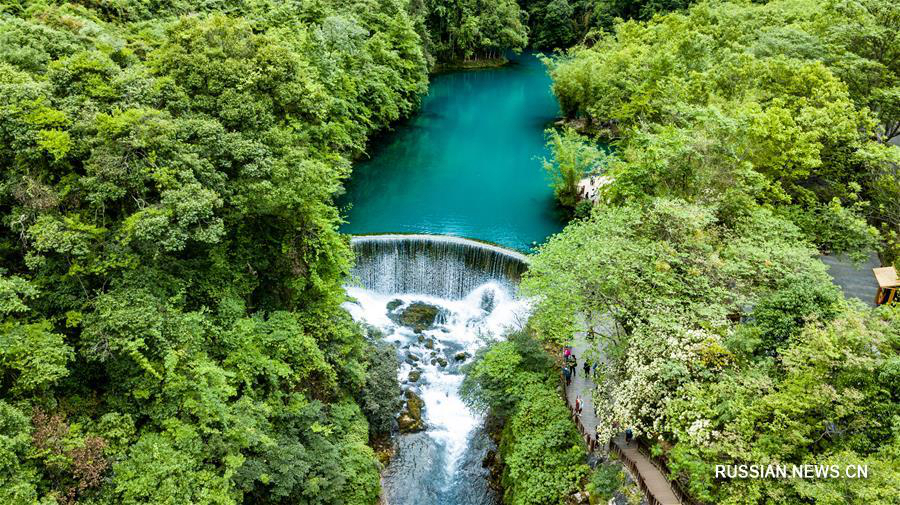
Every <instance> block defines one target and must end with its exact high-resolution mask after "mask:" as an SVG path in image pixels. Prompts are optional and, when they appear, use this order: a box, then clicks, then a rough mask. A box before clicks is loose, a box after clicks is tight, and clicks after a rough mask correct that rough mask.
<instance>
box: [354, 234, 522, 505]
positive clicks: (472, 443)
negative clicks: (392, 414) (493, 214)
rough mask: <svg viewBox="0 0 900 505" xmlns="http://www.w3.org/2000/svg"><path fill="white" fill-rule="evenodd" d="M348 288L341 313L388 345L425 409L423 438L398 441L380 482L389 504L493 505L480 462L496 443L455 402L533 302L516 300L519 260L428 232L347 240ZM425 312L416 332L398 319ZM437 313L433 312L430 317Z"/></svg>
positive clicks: (407, 389)
mask: <svg viewBox="0 0 900 505" xmlns="http://www.w3.org/2000/svg"><path fill="white" fill-rule="evenodd" d="M351 244H352V246H353V251H354V252H355V253H356V255H357V264H356V267H355V269H354V274H355V275H354V276H355V278H356V279H355V280H357V281H359V282H358V283H356V284H355V285H348V286H346V290H347V294H348V295H349V298H350V300H349V301H347V302H345V304H344V307H345V308H346V309H347V311H348V312H349V313H350V314H351V315H352V316H353V318H354V319H355V320H357V321H360V322H363V323H366V324H367V325H370V326H372V327H374V328H377V329H378V330H379V333H380V335H381V338H382V340H383V341H384V342H387V343H389V344H391V345H393V346H394V348H395V349H396V351H397V359H398V361H399V363H400V369H399V375H398V381H399V382H400V383H401V386H402V388H403V390H404V394H406V393H414V394H415V395H417V396H418V397H419V399H420V401H421V402H422V405H423V409H422V420H423V421H424V424H425V429H424V431H420V432H417V433H404V434H401V435H399V436H398V437H397V438H396V439H395V453H394V456H393V458H392V459H391V462H390V464H389V465H388V467H387V468H386V469H385V471H384V474H383V475H382V485H383V493H384V498H385V500H386V502H387V503H390V504H391V505H420V504H423V503H427V504H429V505H496V504H498V503H499V502H500V500H499V497H498V496H496V493H494V491H493V490H492V489H491V488H490V486H489V484H488V476H489V474H490V471H489V469H487V468H485V467H484V466H483V464H482V461H483V460H484V457H485V455H486V454H487V451H488V450H489V449H491V448H493V442H491V440H490V438H489V437H488V436H487V434H486V433H485V432H484V429H483V428H482V426H483V421H484V420H483V418H482V416H481V414H480V413H478V412H474V411H472V410H471V409H470V408H469V407H468V406H467V405H466V404H465V403H464V402H463V400H462V398H461V397H460V393H459V389H460V385H461V384H462V381H463V377H464V376H463V373H462V367H463V366H464V365H465V364H466V363H468V362H471V359H472V357H473V356H474V355H475V354H476V353H477V352H478V350H479V349H480V348H481V347H482V346H484V345H485V342H486V339H489V338H502V336H503V335H504V334H506V332H507V331H509V330H514V329H517V328H521V326H522V324H524V322H525V321H526V320H527V318H528V314H529V312H530V305H529V303H528V301H527V300H522V299H519V298H518V297H516V295H515V284H516V283H517V282H518V280H519V278H520V276H521V274H522V272H523V271H524V270H525V266H526V263H525V257H524V256H523V255H521V254H519V253H516V252H514V251H509V250H506V249H503V248H500V247H497V246H493V245H490V244H484V243H480V242H476V241H473V240H466V239H460V238H454V237H444V236H430V235H377V236H362V237H353V239H352V242H351ZM414 305H417V306H423V305H427V306H430V307H431V308H432V309H433V310H434V312H432V316H431V317H432V318H433V321H430V322H428V324H427V327H424V328H419V327H414V326H411V325H409V324H404V323H403V320H402V317H401V315H402V314H403V313H404V311H406V310H408V309H409V308H410V307H413V306H414ZM435 314H436V315H435Z"/></svg>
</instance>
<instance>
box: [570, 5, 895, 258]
mask: <svg viewBox="0 0 900 505" xmlns="http://www.w3.org/2000/svg"><path fill="white" fill-rule="evenodd" d="M898 16H900V9H898V8H897V7H896V5H895V2H888V1H886V0H865V1H862V2H851V3H849V4H848V3H837V2H825V3H822V2H810V1H806V0H783V1H775V2H768V3H765V4H756V3H749V2H747V3H744V2H738V3H722V2H706V3H702V4H699V5H697V6H695V7H693V8H691V9H690V10H689V11H688V12H687V13H673V14H669V15H666V16H661V17H657V18H655V19H654V20H653V21H651V22H649V23H638V22H634V21H631V22H624V23H621V24H618V25H616V27H615V30H614V32H612V33H610V34H608V35H605V36H603V37H601V38H600V39H599V40H598V41H596V43H595V44H594V45H592V46H591V47H577V48H575V49H573V50H571V51H570V52H568V53H567V54H566V55H565V56H564V57H562V58H560V59H559V60H557V61H556V63H555V64H554V65H553V66H552V73H553V77H554V91H555V92H556V94H557V96H558V97H559V100H560V104H561V106H562V108H563V111H564V113H565V114H566V115H567V116H569V117H570V118H576V117H577V118H580V120H581V121H584V122H585V123H586V124H587V126H588V127H589V129H594V130H598V131H600V132H601V133H602V134H604V135H606V136H609V137H612V138H614V139H617V140H618V146H617V147H618V148H619V149H618V152H619V158H620V163H618V164H616V163H612V164H611V168H610V174H611V175H613V176H614V177H616V178H617V179H619V180H620V182H621V183H620V184H618V185H616V186H615V187H614V192H613V194H612V195H611V198H612V199H613V200H615V201H621V200H622V198H632V197H639V196H640V195H647V194H651V195H652V194H668V195H674V196H679V197H683V198H688V199H701V200H703V199H708V198H709V197H710V196H711V195H718V194H721V193H730V194H732V195H736V194H739V195H747V196H750V197H752V198H754V199H756V200H758V201H760V202H766V203H769V204H773V205H778V206H783V207H785V209H790V210H789V212H791V213H793V215H794V216H795V217H799V216H798V214H799V213H801V212H804V213H808V214H810V216H809V217H807V218H802V217H800V218H798V219H794V221H795V222H796V223H797V224H798V225H800V226H802V227H803V228H804V230H805V231H807V232H808V235H809V236H810V237H811V238H812V239H813V240H814V241H815V242H816V243H818V244H819V245H820V246H822V247H823V248H826V249H827V248H832V247H833V248H834V249H832V250H841V249H853V248H854V247H855V248H856V249H860V248H863V249H864V248H866V247H867V246H868V245H869V243H870V242H871V239H869V238H867V237H866V235H869V233H868V232H867V231H866V229H865V227H864V226H861V224H860V223H859V222H857V223H854V222H853V220H854V215H855V216H864V217H867V218H868V219H869V221H870V222H871V223H872V224H874V225H875V226H877V227H878V228H879V229H880V230H881V232H882V234H883V238H884V240H885V242H886V245H887V246H888V247H887V248H886V249H885V254H886V256H888V257H894V256H896V254H897V253H896V251H895V249H894V248H896V247H897V245H896V244H897V243H898V242H897V233H898V231H900V228H897V226H898V222H900V220H898V217H897V201H898V198H897V197H898V196H900V195H898V194H897V191H898V190H897V188H898V187H900V184H898V179H897V173H896V170H897V166H898V162H900V150H898V148H896V147H895V146H890V145H889V144H887V142H888V141H889V140H890V139H891V138H893V137H895V136H896V135H897V130H896V124H895V123H896V122H897V121H898V119H900V116H898V115H897V113H898V110H897V109H896V108H895V107H894V105H891V104H892V102H891V100H892V98H890V97H892V96H893V95H894V91H892V90H893V89H894V88H893V86H896V83H897V79H898V75H900V74H898V72H897V68H896V65H897V62H898V61H900V58H898V57H897V55H896V51H897V50H898V49H897V48H898V47H900V44H897V39H896V37H897V32H896V30H895V29H894V28H895V27H896V24H897V19H898ZM851 34H853V35H851ZM759 175H761V176H763V178H762V179H760V178H758V177H757V176H759ZM710 186H711V187H712V188H714V189H713V191H710ZM788 204H790V205H793V206H794V207H790V206H789V205H788ZM844 210H850V211H851V212H845V211H844ZM822 216H824V218H825V219H826V220H831V221H834V222H837V221H841V223H842V224H841V226H842V229H843V230H844V232H846V234H849V235H850V237H851V238H848V239H847V240H846V241H845V242H844V243H839V242H840V241H836V238H839V237H838V236H839V235H841V234H844V233H841V234H836V233H831V234H829V233H828V231H827V230H824V229H822V228H821V227H816V226H815V225H816V223H817V222H820V221H821V220H822Z"/></svg>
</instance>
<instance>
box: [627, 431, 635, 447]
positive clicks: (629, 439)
mask: <svg viewBox="0 0 900 505" xmlns="http://www.w3.org/2000/svg"><path fill="white" fill-rule="evenodd" d="M633 438H634V432H632V431H631V428H625V445H631V440H632V439H633Z"/></svg>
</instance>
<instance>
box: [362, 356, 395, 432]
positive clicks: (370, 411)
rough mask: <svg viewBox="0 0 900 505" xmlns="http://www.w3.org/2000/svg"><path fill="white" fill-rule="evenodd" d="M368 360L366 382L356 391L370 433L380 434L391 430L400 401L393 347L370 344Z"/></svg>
mask: <svg viewBox="0 0 900 505" xmlns="http://www.w3.org/2000/svg"><path fill="white" fill-rule="evenodd" d="M369 360H370V361H369V366H368V369H367V371H366V383H365V386H363V388H362V390H361V391H360V393H359V394H360V399H359V404H360V407H361V408H362V411H363V412H364V413H365V414H366V418H367V419H368V420H369V429H370V430H371V431H372V433H373V434H379V435H383V434H386V433H388V432H390V431H391V428H392V427H393V424H394V417H396V415H397V412H399V411H400V407H401V406H402V403H403V402H402V400H401V393H402V391H401V390H400V384H398V383H397V373H398V370H399V368H400V367H399V363H398V362H397V349H396V348H395V347H394V346H393V345H391V344H388V343H384V342H378V343H373V344H372V349H371V351H370V353H369Z"/></svg>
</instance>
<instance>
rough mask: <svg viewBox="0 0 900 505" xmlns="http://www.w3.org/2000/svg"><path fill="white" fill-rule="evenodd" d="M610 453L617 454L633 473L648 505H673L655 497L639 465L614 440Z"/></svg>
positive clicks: (610, 443) (610, 444)
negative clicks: (661, 501)
mask: <svg viewBox="0 0 900 505" xmlns="http://www.w3.org/2000/svg"><path fill="white" fill-rule="evenodd" d="M609 452H611V453H613V454H615V455H616V456H618V457H619V460H621V461H622V464H623V465H625V466H626V467H628V470H629V471H630V472H631V475H632V476H633V477H634V480H635V481H636V482H637V485H638V487H640V488H641V492H642V493H644V496H645V497H646V498H647V503H648V504H649V505H672V504H669V503H660V502H659V500H657V499H656V497H655V496H653V492H652V491H650V488H648V487H647V483H646V482H644V477H643V476H642V475H641V472H640V470H638V467H637V464H636V463H635V462H634V461H633V460H632V459H631V458H629V457H628V455H626V454H625V453H624V452H623V451H622V449H620V448H619V446H618V445H616V443H615V442H614V441H612V440H610V442H609Z"/></svg>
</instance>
